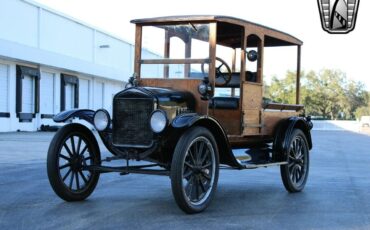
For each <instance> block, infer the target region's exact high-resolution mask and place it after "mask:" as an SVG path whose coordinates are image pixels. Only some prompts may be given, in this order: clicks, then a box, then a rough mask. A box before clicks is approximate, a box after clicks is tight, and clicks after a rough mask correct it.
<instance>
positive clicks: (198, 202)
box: [171, 127, 219, 213]
mask: <svg viewBox="0 0 370 230" xmlns="http://www.w3.org/2000/svg"><path fill="white" fill-rule="evenodd" d="M218 166H219V159H218V152H217V145H216V142H215V140H214V138H213V136H212V134H211V133H210V132H209V131H208V130H207V129H205V128H202V127H194V128H192V129H190V130H189V131H187V132H186V133H185V134H184V135H183V136H182V137H181V138H180V140H179V142H178V143H177V145H176V148H175V153H174V156H173V160H172V165H171V185H172V192H173V195H174V197H175V200H176V202H177V204H178V205H179V207H180V208H181V209H182V210H183V211H185V212H187V213H197V212H201V211H203V210H204V209H206V208H207V207H208V205H209V203H210V202H211V200H212V198H213V196H214V193H215V191H216V187H217V181H218V173H219V167H218Z"/></svg>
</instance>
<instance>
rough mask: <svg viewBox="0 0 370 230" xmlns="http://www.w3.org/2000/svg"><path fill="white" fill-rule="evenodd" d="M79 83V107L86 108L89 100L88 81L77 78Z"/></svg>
mask: <svg viewBox="0 0 370 230" xmlns="http://www.w3.org/2000/svg"><path fill="white" fill-rule="evenodd" d="M79 83H80V90H79V93H80V97H79V100H80V101H79V107H80V108H81V109H88V108H90V107H89V100H90V93H89V88H90V81H89V80H85V79H79Z"/></svg>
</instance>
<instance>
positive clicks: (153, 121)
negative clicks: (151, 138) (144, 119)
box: [150, 110, 168, 133]
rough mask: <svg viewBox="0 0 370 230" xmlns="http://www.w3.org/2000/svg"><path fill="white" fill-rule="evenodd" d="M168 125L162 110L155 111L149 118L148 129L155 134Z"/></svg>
mask: <svg viewBox="0 0 370 230" xmlns="http://www.w3.org/2000/svg"><path fill="white" fill-rule="evenodd" d="M167 123H168V119H167V115H166V112H164V111H163V110H155V111H153V113H152V116H151V117H150V127H151V129H152V130H153V132H155V133H160V132H162V131H163V130H164V129H165V128H166V126H167Z"/></svg>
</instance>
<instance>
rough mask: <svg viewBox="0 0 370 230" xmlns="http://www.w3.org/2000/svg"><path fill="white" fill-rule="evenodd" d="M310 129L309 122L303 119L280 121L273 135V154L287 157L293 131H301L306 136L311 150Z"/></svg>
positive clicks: (310, 124) (295, 118)
mask: <svg viewBox="0 0 370 230" xmlns="http://www.w3.org/2000/svg"><path fill="white" fill-rule="evenodd" d="M311 128H312V123H311V121H309V120H307V119H306V118H304V117H290V118H288V119H286V120H283V121H281V122H280V123H279V125H278V128H277V129H276V133H275V138H274V152H275V153H276V154H277V155H281V154H283V156H287V152H288V150H289V144H290V142H291V139H292V134H293V131H294V129H300V130H302V131H303V133H304V134H305V136H306V140H307V144H308V148H309V149H310V150H311V149H312V138H311V131H310V130H311Z"/></svg>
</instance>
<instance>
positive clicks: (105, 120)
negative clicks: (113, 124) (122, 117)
mask: <svg viewBox="0 0 370 230" xmlns="http://www.w3.org/2000/svg"><path fill="white" fill-rule="evenodd" d="M94 125H95V128H96V130H98V131H103V130H105V129H107V128H108V127H109V125H110V116H109V113H108V111H107V110H105V109H99V110H97V111H96V112H95V114H94Z"/></svg>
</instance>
